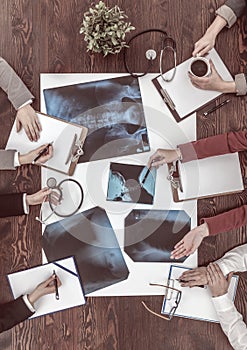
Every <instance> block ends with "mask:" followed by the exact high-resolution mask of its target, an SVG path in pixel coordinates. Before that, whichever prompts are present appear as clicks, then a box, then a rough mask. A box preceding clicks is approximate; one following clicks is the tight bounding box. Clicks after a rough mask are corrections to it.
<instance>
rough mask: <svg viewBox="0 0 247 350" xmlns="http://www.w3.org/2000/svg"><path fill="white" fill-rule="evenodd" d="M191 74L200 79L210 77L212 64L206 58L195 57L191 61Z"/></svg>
mask: <svg viewBox="0 0 247 350" xmlns="http://www.w3.org/2000/svg"><path fill="white" fill-rule="evenodd" d="M189 72H190V73H191V74H192V75H193V76H194V77H198V78H204V77H208V76H209V75H210V73H211V69H210V62H209V60H208V59H207V58H205V57H200V56H197V57H194V58H192V60H191V63H190V67H189Z"/></svg>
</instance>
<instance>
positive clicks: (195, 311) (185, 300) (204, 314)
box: [161, 265, 238, 322]
mask: <svg viewBox="0 0 247 350" xmlns="http://www.w3.org/2000/svg"><path fill="white" fill-rule="evenodd" d="M186 270H189V268H186V267H184V266H178V265H171V266H170V271H169V275H168V283H171V281H174V288H177V289H179V290H181V291H182V295H181V300H180V303H179V305H178V308H177V310H176V311H175V314H174V316H180V317H186V318H193V319H197V320H202V321H209V322H219V319H218V317H217V314H216V311H215V308H214V305H213V302H212V296H211V292H210V290H209V289H208V287H205V288H201V287H194V288H189V287H181V286H180V283H179V282H178V281H176V279H178V278H179V277H180V276H181V274H182V273H183V272H184V271H186ZM169 281H170V282H169ZM237 285H238V276H237V275H234V276H233V277H232V279H231V283H230V286H229V289H228V294H229V295H230V297H231V299H232V300H233V301H234V299H235V294H236V290H237ZM168 299H169V300H168ZM174 299H175V294H172V293H171V292H169V293H167V299H166V298H164V301H163V305H162V309H161V313H162V314H169V311H170V310H171V308H172V307H173V306H174Z"/></svg>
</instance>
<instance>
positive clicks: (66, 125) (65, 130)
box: [6, 112, 88, 176]
mask: <svg viewBox="0 0 247 350" xmlns="http://www.w3.org/2000/svg"><path fill="white" fill-rule="evenodd" d="M36 113H37V116H38V118H39V121H40V123H41V126H42V131H41V134H40V139H39V140H38V141H37V142H36V143H33V142H31V141H30V140H29V139H28V137H27V135H26V133H25V131H24V130H23V129H22V130H21V131H20V132H19V133H17V132H16V127H15V123H14V125H13V128H12V130H11V133H10V136H9V139H8V142H7V145H6V149H16V150H17V151H18V152H20V153H27V152H29V151H31V150H33V149H34V148H37V147H39V146H41V145H43V144H45V143H50V142H52V141H53V149H54V151H53V157H52V158H51V159H49V160H48V161H47V162H46V163H45V164H42V165H41V166H43V167H45V168H49V169H52V170H55V171H58V172H60V173H63V174H66V175H69V176H71V175H73V173H74V171H75V168H76V165H77V162H78V160H79V157H80V156H81V155H83V144H84V142H85V139H86V136H87V132H88V129H87V128H86V127H84V126H82V125H78V124H75V123H71V122H66V121H64V120H61V119H59V118H56V117H53V116H50V115H48V114H44V113H40V112H36Z"/></svg>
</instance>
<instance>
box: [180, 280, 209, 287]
mask: <svg viewBox="0 0 247 350" xmlns="http://www.w3.org/2000/svg"><path fill="white" fill-rule="evenodd" d="M176 281H178V282H179V283H187V282H189V281H185V280H181V279H180V278H176ZM194 287H200V288H205V286H203V285H201V286H198V285H197V286H194Z"/></svg>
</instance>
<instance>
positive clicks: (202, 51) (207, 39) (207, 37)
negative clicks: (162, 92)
mask: <svg viewBox="0 0 247 350" xmlns="http://www.w3.org/2000/svg"><path fill="white" fill-rule="evenodd" d="M216 36H217V34H216V33H213V32H206V33H205V34H204V35H203V36H202V37H201V39H200V40H198V41H197V42H196V43H195V46H194V51H193V52H192V56H193V57H196V56H204V55H206V54H207V53H208V52H209V51H210V50H211V49H212V48H213V47H214V45H215V39H216Z"/></svg>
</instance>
